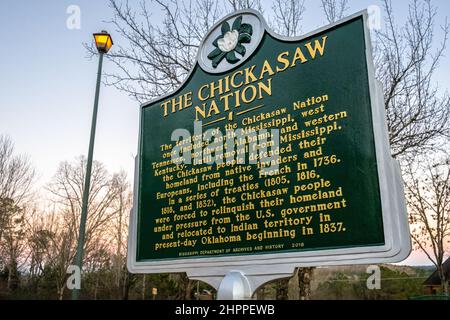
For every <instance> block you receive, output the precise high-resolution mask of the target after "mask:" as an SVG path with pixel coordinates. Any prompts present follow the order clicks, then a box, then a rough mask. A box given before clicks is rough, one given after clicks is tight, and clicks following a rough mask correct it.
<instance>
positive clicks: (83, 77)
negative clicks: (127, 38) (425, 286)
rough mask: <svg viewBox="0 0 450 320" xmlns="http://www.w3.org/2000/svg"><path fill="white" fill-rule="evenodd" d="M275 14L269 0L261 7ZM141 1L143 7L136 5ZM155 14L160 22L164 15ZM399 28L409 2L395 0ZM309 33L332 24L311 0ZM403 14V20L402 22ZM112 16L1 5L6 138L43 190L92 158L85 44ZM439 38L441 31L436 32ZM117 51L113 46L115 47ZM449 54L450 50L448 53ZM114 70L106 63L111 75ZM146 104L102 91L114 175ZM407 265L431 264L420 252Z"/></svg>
mask: <svg viewBox="0 0 450 320" xmlns="http://www.w3.org/2000/svg"><path fill="white" fill-rule="evenodd" d="M262 2H263V4H264V5H265V10H266V11H267V12H269V11H270V5H268V3H270V2H269V1H264V0H263V1H262ZM130 3H137V1H130ZM149 3H150V7H152V8H154V11H153V16H154V17H155V21H158V19H159V18H160V17H161V12H160V11H158V10H157V9H156V7H154V5H153V4H151V2H150V1H149ZM394 3H395V4H394V10H396V12H397V13H398V14H397V16H398V18H399V22H401V20H402V19H404V15H405V12H406V10H407V1H394ZM434 3H435V4H436V5H437V6H438V7H439V12H438V17H437V20H438V21H440V22H442V21H444V17H445V15H446V14H448V13H450V1H447V0H438V1H434ZM73 5H75V6H77V8H79V9H80V14H81V15H80V22H81V23H80V28H75V29H73V28H72V29H71V28H68V27H67V20H68V19H69V18H70V16H71V14H72V12H69V13H68V12H67V10H68V9H70V8H71V6H73ZM369 5H378V6H381V2H380V1H378V0H372V1H368V0H350V1H349V10H348V11H347V13H348V14H351V13H354V12H357V11H360V10H362V9H365V8H367V7H368V6H369ZM305 7H306V9H307V11H306V14H305V17H304V19H303V21H302V31H303V32H304V33H307V32H310V31H313V30H314V29H316V28H318V27H321V26H322V25H325V24H326V21H325V18H324V16H323V14H322V13H321V11H320V4H319V1H317V0H306V1H305ZM402 15H403V17H402ZM111 17H112V10H111V9H110V8H109V7H108V1H106V0H95V1H92V0H91V1H88V0H70V1H65V0H40V1H35V0H2V1H0V39H1V41H2V45H1V46H2V50H0V134H7V135H9V136H10V137H11V138H12V140H13V141H14V143H15V147H16V151H17V152H18V153H25V154H27V155H29V157H30V159H31V161H32V163H33V165H34V166H35V168H36V170H37V172H38V180H37V185H38V186H43V185H45V184H47V183H48V182H49V181H50V179H51V178H52V176H53V175H54V174H55V171H56V168H57V166H58V164H59V163H60V162H61V161H65V160H68V161H71V160H73V159H74V158H75V157H77V156H79V155H82V154H87V149H88V143H89V134H90V126H91V117H92V107H93V99H94V88H95V81H96V72H97V59H96V58H94V59H92V60H90V59H88V58H87V52H86V49H85V48H84V47H83V43H86V42H90V41H92V33H94V32H98V31H100V30H108V31H109V32H110V33H111V34H112V37H113V39H114V42H115V43H120V40H121V39H120V38H119V37H118V35H117V34H116V33H115V30H114V29H113V27H112V26H111V25H110V24H109V23H107V21H108V20H109V19H111ZM436 36H437V37H438V38H441V36H442V32H441V31H440V30H439V29H437V30H436ZM112 50H114V47H113V49H112ZM447 55H448V50H447ZM449 66H450V59H449V57H445V58H444V60H443V62H442V64H441V67H440V69H439V71H438V74H437V78H436V79H437V81H438V82H439V83H440V86H441V88H443V89H445V88H450V80H449V78H448V72H449V71H450V70H449V69H450V68H449ZM112 67H113V66H112V65H111V64H110V63H109V62H108V61H106V60H105V62H104V65H103V68H104V70H108V71H111V68H112ZM138 111H139V103H138V102H136V101H134V100H132V99H131V98H129V97H128V96H127V95H126V94H124V93H122V92H120V91H118V90H117V89H115V88H113V87H107V86H102V88H101V93H100V102H99V114H98V123H97V133H96V140H95V151H94V159H96V160H99V161H101V162H103V163H104V164H105V165H106V167H107V169H108V170H109V171H110V172H117V171H119V170H125V172H127V173H128V176H129V177H130V179H131V177H132V176H133V170H134V156H135V155H136V150H137V139H138V128H139V126H138V122H139V113H138ZM405 263H409V264H425V263H428V262H427V260H426V258H425V257H423V255H418V254H414V255H413V257H412V258H409V259H408V260H407V261H405Z"/></svg>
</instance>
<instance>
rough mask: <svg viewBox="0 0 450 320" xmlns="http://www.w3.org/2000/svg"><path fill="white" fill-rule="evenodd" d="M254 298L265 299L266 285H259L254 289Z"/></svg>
mask: <svg viewBox="0 0 450 320" xmlns="http://www.w3.org/2000/svg"><path fill="white" fill-rule="evenodd" d="M256 299H258V300H265V299H266V286H261V287H260V288H259V289H258V290H257V291H256Z"/></svg>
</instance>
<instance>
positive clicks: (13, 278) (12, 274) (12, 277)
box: [8, 259, 19, 291]
mask: <svg viewBox="0 0 450 320" xmlns="http://www.w3.org/2000/svg"><path fill="white" fill-rule="evenodd" d="M18 287H19V272H18V270H17V261H15V260H14V259H11V263H9V265H8V289H9V290H11V291H15V290H16V289H17V288H18Z"/></svg>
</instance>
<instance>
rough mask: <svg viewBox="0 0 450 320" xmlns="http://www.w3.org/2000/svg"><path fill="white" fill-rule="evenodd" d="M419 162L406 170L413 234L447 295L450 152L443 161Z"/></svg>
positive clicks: (449, 232)
mask: <svg viewBox="0 0 450 320" xmlns="http://www.w3.org/2000/svg"><path fill="white" fill-rule="evenodd" d="M417 163H418V164H417ZM417 163H416V165H412V164H410V165H409V166H408V169H407V171H406V173H407V178H408V179H407V183H406V194H407V200H408V208H409V213H410V223H411V225H412V227H413V230H412V234H411V236H412V238H413V240H414V243H415V245H416V248H417V249H420V250H422V251H423V252H424V253H425V254H426V255H427V257H428V259H429V260H430V261H431V262H432V263H433V264H434V265H435V267H436V269H437V271H438V274H439V277H440V279H441V284H442V289H443V292H444V293H445V294H447V295H448V280H449V279H448V277H447V274H446V273H445V270H444V268H443V263H444V261H445V255H446V254H448V253H449V252H448V250H449V249H450V246H449V244H450V155H448V154H447V155H446V156H445V157H444V158H443V159H441V160H440V161H435V162H432V161H431V160H424V161H423V162H422V161H421V162H417Z"/></svg>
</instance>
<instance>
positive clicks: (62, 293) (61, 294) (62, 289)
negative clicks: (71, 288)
mask: <svg viewBox="0 0 450 320" xmlns="http://www.w3.org/2000/svg"><path fill="white" fill-rule="evenodd" d="M65 288H66V286H65V285H64V284H63V285H62V286H61V289H59V292H58V295H59V297H58V299H59V300H62V299H63V298H64V289H65Z"/></svg>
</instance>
